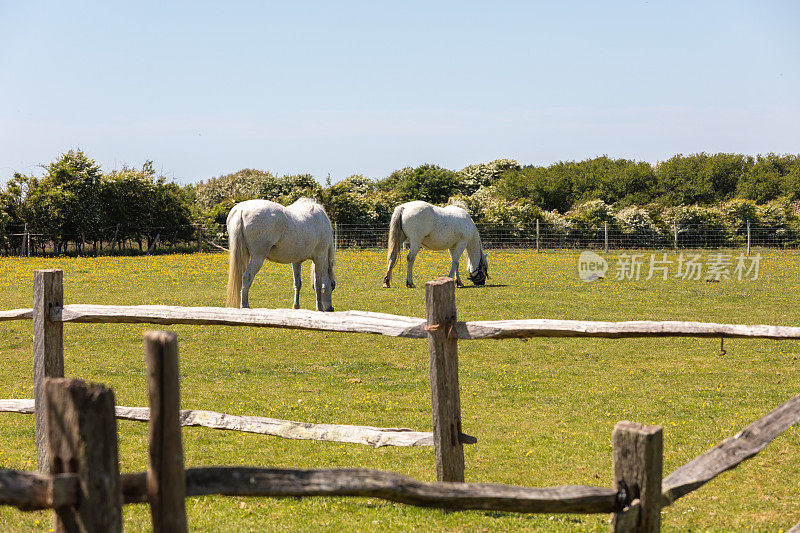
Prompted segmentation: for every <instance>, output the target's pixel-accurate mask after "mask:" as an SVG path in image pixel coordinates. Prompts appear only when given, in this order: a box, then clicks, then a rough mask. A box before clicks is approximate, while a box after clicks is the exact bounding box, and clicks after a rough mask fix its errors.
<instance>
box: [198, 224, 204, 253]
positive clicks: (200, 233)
mask: <svg viewBox="0 0 800 533" xmlns="http://www.w3.org/2000/svg"><path fill="white" fill-rule="evenodd" d="M197 251H198V252H202V251H203V226H201V225H200V224H198V225H197Z"/></svg>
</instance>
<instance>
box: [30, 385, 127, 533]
mask: <svg viewBox="0 0 800 533" xmlns="http://www.w3.org/2000/svg"><path fill="white" fill-rule="evenodd" d="M44 394H45V404H46V406H47V432H48V442H49V452H50V453H49V456H50V471H51V472H52V473H53V474H77V475H78V498H77V501H78V503H77V504H75V505H69V506H64V507H57V508H56V509H55V531H57V532H73V531H74V532H88V531H109V532H114V531H122V492H121V482H120V475H119V452H118V449H117V419H116V416H115V415H114V392H113V391H112V390H111V389H107V388H106V387H105V386H103V385H100V384H96V383H86V382H84V381H81V380H79V379H63V378H58V379H54V378H48V379H46V380H45V383H44Z"/></svg>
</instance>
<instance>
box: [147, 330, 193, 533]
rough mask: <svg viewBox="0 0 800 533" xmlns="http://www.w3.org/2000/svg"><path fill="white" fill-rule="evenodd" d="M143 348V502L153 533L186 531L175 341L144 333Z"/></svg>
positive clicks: (160, 333)
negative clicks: (146, 412)
mask: <svg viewBox="0 0 800 533" xmlns="http://www.w3.org/2000/svg"><path fill="white" fill-rule="evenodd" d="M144 348H145V358H146V360H147V390H148V394H149V397H150V424H149V427H150V431H149V434H150V443H149V444H150V468H149V469H148V471H147V499H148V501H149V502H150V514H151V516H152V519H153V531H154V532H155V533H159V532H175V531H187V525H186V474H185V472H184V468H183V444H182V443H181V421H180V382H179V375H180V372H179V366H178V337H177V335H175V334H174V333H172V332H167V331H147V332H145V334H144Z"/></svg>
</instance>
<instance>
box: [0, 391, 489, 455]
mask: <svg viewBox="0 0 800 533" xmlns="http://www.w3.org/2000/svg"><path fill="white" fill-rule="evenodd" d="M2 412H5V413H20V414H33V412H34V401H33V400H32V399H21V400H10V399H9V400H0V413H2ZM115 414H116V417H117V418H118V419H121V420H135V421H139V422H147V421H149V420H150V408H148V407H126V406H123V405H118V406H116V409H115ZM180 420H181V425H182V426H196V427H206V428H212V429H227V430H231V431H243V432H246V433H259V434H261V435H272V436H274V437H282V438H285V439H301V440H318V441H325V442H347V443H350V444H366V445H367V446H372V447H374V448H379V447H381V446H433V433H431V432H429V431H413V430H411V429H407V428H378V427H371V426H352V425H347V424H311V423H308V422H295V421H294V420H280V419H277V418H267V417H263V416H238V415H229V414H225V413H217V412H214V411H199V410H193V409H181V412H180ZM467 440H468V441H469V442H477V441H473V440H472V438H468V439H467Z"/></svg>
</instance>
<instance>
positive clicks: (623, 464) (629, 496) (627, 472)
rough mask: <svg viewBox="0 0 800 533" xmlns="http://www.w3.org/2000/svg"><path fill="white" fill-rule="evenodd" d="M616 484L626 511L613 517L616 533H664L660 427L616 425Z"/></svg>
mask: <svg viewBox="0 0 800 533" xmlns="http://www.w3.org/2000/svg"><path fill="white" fill-rule="evenodd" d="M612 443H613V454H614V484H615V485H616V487H617V489H618V490H621V491H624V493H625V508H624V509H623V510H622V511H620V512H619V513H616V514H614V515H613V516H612V519H611V530H612V531H614V532H619V533H621V532H628V531H636V532H648V533H650V532H656V531H661V501H662V500H661V478H662V476H663V447H664V443H663V433H662V430H661V426H643V425H642V424H638V423H635V422H617V425H616V426H615V427H614V432H613V434H612Z"/></svg>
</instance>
